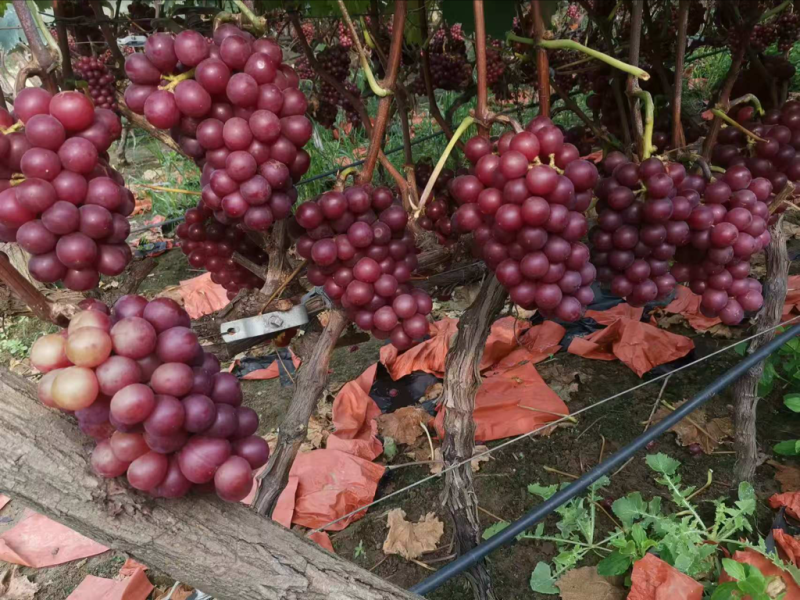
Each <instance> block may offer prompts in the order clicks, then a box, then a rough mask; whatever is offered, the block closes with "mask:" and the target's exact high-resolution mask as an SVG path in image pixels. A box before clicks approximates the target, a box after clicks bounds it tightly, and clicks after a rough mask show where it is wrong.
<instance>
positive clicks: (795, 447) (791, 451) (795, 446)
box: [772, 440, 800, 456]
mask: <svg viewBox="0 0 800 600" xmlns="http://www.w3.org/2000/svg"><path fill="white" fill-rule="evenodd" d="M772 451H773V452H775V454H780V455H781V456H797V455H798V454H800V440H786V441H785V442H778V443H777V444H775V445H774V446H773V447H772Z"/></svg>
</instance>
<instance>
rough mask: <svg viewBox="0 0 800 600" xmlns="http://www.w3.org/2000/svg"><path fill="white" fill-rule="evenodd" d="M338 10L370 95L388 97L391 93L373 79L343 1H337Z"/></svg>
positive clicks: (373, 76)
mask: <svg viewBox="0 0 800 600" xmlns="http://www.w3.org/2000/svg"><path fill="white" fill-rule="evenodd" d="M339 9H340V10H341V11H342V17H344V22H345V23H347V29H348V30H349V31H350V35H351V36H352V38H353V43H354V44H355V45H356V50H357V51H358V60H359V61H360V62H361V69H362V70H363V71H364V75H365V76H366V78H367V83H369V88H370V89H371V90H372V93H373V94H375V95H376V96H378V97H379V98H385V97H386V96H390V95H391V94H392V91H391V90H387V89H385V88H382V87H381V86H380V85H379V84H378V81H377V80H376V79H375V75H374V74H373V73H372V68H371V67H370V66H369V61H368V60H367V53H366V52H364V47H363V46H362V45H361V38H360V37H359V35H358V32H357V31H356V26H355V25H353V20H352V19H351V18H350V13H349V12H348V11H347V6H346V5H345V3H344V0H339ZM366 33H367V30H366V29H365V30H364V34H366Z"/></svg>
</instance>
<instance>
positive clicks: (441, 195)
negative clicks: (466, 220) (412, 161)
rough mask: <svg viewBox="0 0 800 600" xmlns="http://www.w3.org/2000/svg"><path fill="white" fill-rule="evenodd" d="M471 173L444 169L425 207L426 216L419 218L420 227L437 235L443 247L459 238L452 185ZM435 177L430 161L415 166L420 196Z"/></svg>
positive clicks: (415, 177)
mask: <svg viewBox="0 0 800 600" xmlns="http://www.w3.org/2000/svg"><path fill="white" fill-rule="evenodd" d="M468 173H469V171H468V170H467V169H464V168H461V169H459V170H458V171H457V172H454V171H453V170H452V169H442V171H441V172H440V173H439V176H438V177H437V178H436V183H435V184H434V186H433V194H434V196H433V198H432V199H431V200H430V201H429V202H428V203H427V204H426V205H425V214H424V215H423V216H421V217H420V218H419V221H418V223H419V226H420V227H422V228H423V229H425V230H426V231H433V232H435V233H436V239H437V240H438V241H439V243H440V244H442V245H443V246H450V245H452V244H454V243H455V241H456V239H457V238H458V232H456V231H455V229H454V228H453V219H452V217H453V214H454V213H455V210H456V208H458V206H457V205H456V203H455V202H454V201H453V199H452V197H451V195H450V189H449V188H450V183H451V182H452V181H453V178H454V177H456V176H457V175H467V174H468ZM432 175H433V165H432V164H431V162H430V161H420V162H418V163H417V164H416V165H414V179H415V181H416V183H417V189H418V192H419V194H422V191H423V190H424V189H425V186H426V185H428V181H429V180H430V178H431V176H432Z"/></svg>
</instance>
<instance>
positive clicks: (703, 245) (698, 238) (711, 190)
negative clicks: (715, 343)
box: [671, 165, 772, 325]
mask: <svg viewBox="0 0 800 600" xmlns="http://www.w3.org/2000/svg"><path fill="white" fill-rule="evenodd" d="M771 194H772V184H771V183H770V181H769V180H768V179H765V178H763V177H755V178H754V177H753V176H752V174H751V173H750V171H749V170H748V169H747V167H745V166H744V165H735V166H732V167H730V168H729V169H728V170H727V171H726V172H725V174H724V175H722V176H721V177H720V178H719V179H717V180H715V181H712V182H711V183H709V184H708V185H707V186H706V187H705V190H703V192H702V203H701V204H698V205H695V206H694V207H693V209H692V212H691V214H690V216H689V217H688V219H687V221H686V223H687V225H688V226H689V228H690V229H691V235H690V238H689V243H688V244H685V245H683V246H682V247H680V248H678V252H677V253H676V255H675V259H676V262H675V264H674V265H673V266H672V269H671V273H672V275H673V276H674V278H675V279H676V280H677V281H681V282H688V283H689V287H690V288H691V290H692V291H693V292H694V293H696V294H701V295H702V300H701V303H700V308H701V311H702V312H703V314H705V315H706V316H708V317H717V316H718V317H719V318H720V319H721V320H722V322H723V323H725V324H726V325H737V324H738V323H740V322H741V321H742V319H743V318H744V316H745V311H756V310H758V309H760V308H761V306H762V305H763V303H764V298H763V297H762V295H761V284H760V283H759V282H758V281H757V280H756V279H752V278H749V277H748V275H749V274H750V259H751V257H752V256H753V255H754V254H756V253H758V252H761V250H762V249H763V248H764V247H765V246H766V245H767V244H769V242H770V233H769V231H768V230H767V223H768V221H769V219H770V214H769V206H768V204H767V203H768V202H769V201H770V196H771Z"/></svg>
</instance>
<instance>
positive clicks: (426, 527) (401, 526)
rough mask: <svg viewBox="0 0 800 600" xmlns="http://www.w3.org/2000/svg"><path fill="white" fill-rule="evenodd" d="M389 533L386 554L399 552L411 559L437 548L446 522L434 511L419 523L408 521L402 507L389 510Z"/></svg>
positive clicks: (384, 550)
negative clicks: (437, 516)
mask: <svg viewBox="0 0 800 600" xmlns="http://www.w3.org/2000/svg"><path fill="white" fill-rule="evenodd" d="M387 523H388V525H389V533H388V534H387V535H386V540H385V541H384V542H383V553H384V554H399V555H400V556H402V557H403V558H405V559H408V560H411V559H415V558H419V557H420V556H422V553H423V552H431V551H432V550H436V546H437V544H438V543H439V540H440V539H442V535H444V523H442V522H441V521H440V520H439V519H438V518H436V515H435V514H434V513H432V512H431V513H428V514H427V515H425V518H424V519H422V520H421V521H419V522H418V523H412V522H411V521H406V513H405V511H404V510H403V509H402V508H395V509H394V510H391V511H389V516H388V519H387Z"/></svg>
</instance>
